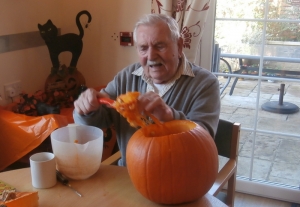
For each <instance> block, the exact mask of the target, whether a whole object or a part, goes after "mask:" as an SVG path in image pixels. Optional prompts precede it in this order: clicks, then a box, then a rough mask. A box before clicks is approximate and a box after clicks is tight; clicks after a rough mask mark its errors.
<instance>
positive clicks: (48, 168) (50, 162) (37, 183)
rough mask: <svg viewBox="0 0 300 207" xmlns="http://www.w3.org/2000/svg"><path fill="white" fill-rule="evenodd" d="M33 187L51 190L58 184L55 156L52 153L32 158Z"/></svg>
mask: <svg viewBox="0 0 300 207" xmlns="http://www.w3.org/2000/svg"><path fill="white" fill-rule="evenodd" d="M29 159H30V171H31V181H32V186H33V187H35V188H50V187H52V186H54V185H55V184H56V162H55V155H54V154H53V153H51V152H40V153H36V154H34V155H32V156H31V157H30V158H29Z"/></svg>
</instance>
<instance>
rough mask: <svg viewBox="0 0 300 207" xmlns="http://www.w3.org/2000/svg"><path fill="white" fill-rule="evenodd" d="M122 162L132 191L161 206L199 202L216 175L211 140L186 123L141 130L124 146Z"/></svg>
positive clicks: (195, 127)
mask: <svg viewBox="0 0 300 207" xmlns="http://www.w3.org/2000/svg"><path fill="white" fill-rule="evenodd" d="M126 160H127V168H128V172H129V175H130V178H131V181H132V182H133V184H134V186H135V188H136V189H137V190H138V191H139V192H140V193H141V194H142V195H143V196H145V197H146V198H148V199H149V200H151V201H154V202H156V203H162V204H180V203H186V202H191V201H194V200H197V199H199V198H201V197H202V196H203V195H205V194H206V193H207V192H208V190H209V189H210V188H211V186H212V185H213V183H214V181H215V179H216V176H217V173H218V153H217V148H216V146H215V143H214V140H213V138H212V137H211V136H210V134H209V133H208V132H207V131H206V130H205V129H204V128H202V127H201V126H199V125H198V124H196V123H194V122H192V121H189V120H174V121H170V122H166V123H163V124H162V123H160V124H152V125H148V126H144V127H142V128H141V129H139V130H138V131H136V132H135V133H134V134H133V136H132V137H131V138H130V140H129V142H128V145H127V154H126Z"/></svg>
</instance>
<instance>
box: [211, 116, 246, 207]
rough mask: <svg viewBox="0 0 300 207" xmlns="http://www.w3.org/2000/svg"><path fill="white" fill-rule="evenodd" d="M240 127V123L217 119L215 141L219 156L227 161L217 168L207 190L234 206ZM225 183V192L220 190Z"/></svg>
mask: <svg viewBox="0 0 300 207" xmlns="http://www.w3.org/2000/svg"><path fill="white" fill-rule="evenodd" d="M240 128H241V124H240V123H232V122H229V121H225V120H222V119H220V120H219V125H218V129H217V134H216V136H215V143H216V146H217V149H218V154H219V156H223V157H226V158H228V161H227V162H226V163H225V165H224V166H223V167H222V168H221V169H220V170H219V173H218V176H217V179H216V181H215V183H214V184H213V186H212V187H211V189H210V190H209V192H208V193H209V194H211V195H214V196H215V197H218V198H219V199H220V200H222V201H223V202H224V203H226V204H227V205H228V206H231V207H233V206H234V196H235V182H236V171H237V161H238V148H239V139H240ZM226 184H227V190H226V192H224V191H222V192H221V190H222V189H223V188H224V187H225V186H226Z"/></svg>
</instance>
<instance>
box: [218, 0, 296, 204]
mask: <svg viewBox="0 0 300 207" xmlns="http://www.w3.org/2000/svg"><path fill="white" fill-rule="evenodd" d="M214 43H215V44H216V46H218V47H215V48H216V49H215V53H214V54H218V55H217V56H219V57H220V60H219V59H218V60H219V61H220V62H219V64H217V66H216V67H215V68H214V69H213V71H214V73H215V74H216V75H217V76H218V78H219V81H220V84H221V87H223V86H224V87H225V88H223V90H221V91H222V94H221V100H222V107H221V118H223V119H227V120H230V121H234V122H240V123H241V126H242V131H241V139H240V146H239V163H238V172H237V175H238V182H237V190H238V191H242V192H247V193H252V194H257V195H261V196H266V197H272V198H277V199H281V200H287V201H291V202H298V203H299V202H300V191H299V186H300V165H299V164H300V112H299V106H300V1H299V0H243V1H240V0H230V1H223V0H217V1H216V11H215V30H214ZM217 48H220V50H217ZM214 62H216V61H214ZM217 62H218V61H217ZM215 65H216V64H215ZM274 192H275V194H274Z"/></svg>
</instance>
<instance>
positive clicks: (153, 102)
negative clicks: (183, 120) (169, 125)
mask: <svg viewBox="0 0 300 207" xmlns="http://www.w3.org/2000/svg"><path fill="white" fill-rule="evenodd" d="M138 100H139V109H140V111H141V112H143V111H146V112H148V113H150V114H153V115H154V116H155V117H156V118H157V119H159V120H160V121H162V122H166V121H171V120H173V119H174V116H173V111H172V109H171V108H170V107H169V106H168V105H167V104H166V103H165V102H164V101H163V100H162V98H161V97H160V96H159V95H158V94H157V93H154V92H147V93H145V94H142V95H140V96H139V98H138Z"/></svg>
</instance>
